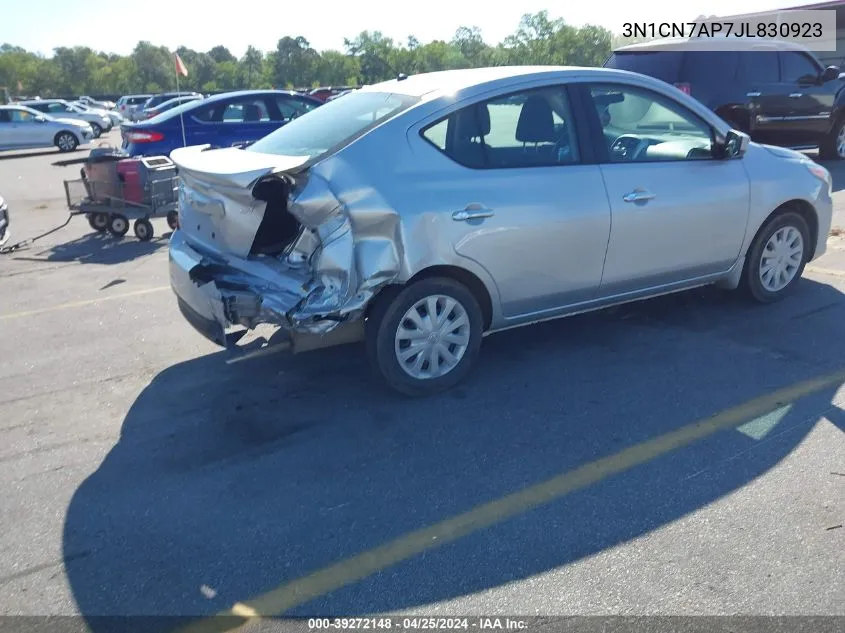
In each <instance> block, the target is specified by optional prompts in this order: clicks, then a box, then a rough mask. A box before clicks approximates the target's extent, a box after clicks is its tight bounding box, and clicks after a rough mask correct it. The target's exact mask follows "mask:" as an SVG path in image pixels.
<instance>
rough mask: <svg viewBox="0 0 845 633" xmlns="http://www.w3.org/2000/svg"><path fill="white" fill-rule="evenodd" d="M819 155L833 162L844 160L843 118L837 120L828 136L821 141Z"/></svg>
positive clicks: (844, 137) (844, 124)
mask: <svg viewBox="0 0 845 633" xmlns="http://www.w3.org/2000/svg"><path fill="white" fill-rule="evenodd" d="M819 155H820V156H821V158H827V159H833V160H843V159H845V117H840V118H839V120H838V121H837V122H836V123H835V124H834V126H833V129H832V130H831V131H830V134H829V135H828V136H827V138H825V139H824V141H822V143H821V145H820V146H819Z"/></svg>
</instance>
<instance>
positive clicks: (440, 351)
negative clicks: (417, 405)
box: [366, 278, 484, 396]
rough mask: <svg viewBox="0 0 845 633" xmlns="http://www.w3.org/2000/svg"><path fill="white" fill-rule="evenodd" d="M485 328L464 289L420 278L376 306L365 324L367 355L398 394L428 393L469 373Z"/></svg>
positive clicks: (475, 303) (443, 280)
mask: <svg viewBox="0 0 845 633" xmlns="http://www.w3.org/2000/svg"><path fill="white" fill-rule="evenodd" d="M377 301H378V299H377ZM483 329H484V321H483V317H482V312H481V308H480V306H479V305H478V301H477V300H476V298H475V296H474V295H473V294H472V292H470V290H469V289H468V288H467V287H466V286H464V285H463V284H461V283H458V282H457V281H454V280H452V279H448V278H431V279H423V280H421V281H418V282H416V283H414V284H411V285H410V286H407V287H406V288H403V289H402V290H401V291H399V292H398V293H397V294H395V295H393V296H391V297H388V298H385V299H383V300H382V301H381V302H378V303H376V305H375V307H374V308H373V311H372V313H371V314H370V315H369V316H368V318H367V322H366V345H367V353H368V356H369V358H370V361H371V363H372V364H373V366H374V367H375V368H376V369H377V371H378V372H379V374H380V375H381V377H382V378H383V379H384V380H385V381H386V382H387V384H388V385H390V387H392V388H393V389H395V390H396V391H398V392H400V393H403V394H406V395H410V396H424V395H431V394H434V393H437V392H440V391H444V390H446V389H448V388H450V387H452V386H454V385H455V384H457V383H458V382H460V381H461V380H463V378H464V377H465V376H466V375H467V373H469V371H470V369H471V367H472V364H473V363H474V361H475V359H476V357H477V356H478V351H479V349H480V347H481V335H482V331H483Z"/></svg>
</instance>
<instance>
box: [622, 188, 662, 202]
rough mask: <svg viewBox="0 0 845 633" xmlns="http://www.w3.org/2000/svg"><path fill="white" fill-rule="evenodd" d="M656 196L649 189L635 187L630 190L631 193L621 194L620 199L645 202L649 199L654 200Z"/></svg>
mask: <svg viewBox="0 0 845 633" xmlns="http://www.w3.org/2000/svg"><path fill="white" fill-rule="evenodd" d="M656 197H657V195H656V194H653V193H651V192H650V191H646V190H644V189H637V190H635V191H632V192H631V193H626V194H625V195H624V196H622V200H624V201H625V202H647V201H649V200H654V199H655V198H656Z"/></svg>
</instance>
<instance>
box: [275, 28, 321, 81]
mask: <svg viewBox="0 0 845 633" xmlns="http://www.w3.org/2000/svg"><path fill="white" fill-rule="evenodd" d="M319 58H320V55H319V53H317V51H315V50H314V49H313V48H311V44H310V43H309V42H308V40H306V39H305V38H304V37H302V36H301V35H298V36H296V37H289V36H287V35H286V36H285V37H283V38H281V39H280V40H279V42H278V44H277V45H276V55H275V58H274V60H273V62H274V69H273V70H274V73H273V79H274V81H275V84H276V85H277V86H283V85H293V86H306V85H309V84H310V83H311V80H312V76H313V74H314V71H315V70H316V67H317V62H318V61H319Z"/></svg>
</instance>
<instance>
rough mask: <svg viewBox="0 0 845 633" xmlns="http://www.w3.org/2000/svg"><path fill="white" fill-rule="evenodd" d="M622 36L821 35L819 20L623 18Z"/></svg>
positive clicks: (746, 36)
mask: <svg viewBox="0 0 845 633" xmlns="http://www.w3.org/2000/svg"><path fill="white" fill-rule="evenodd" d="M622 36H623V37H652V38H654V37H679V38H685V37H745V38H751V39H755V38H762V39H774V38H778V37H780V38H812V39H816V38H821V37H823V36H824V29H823V27H822V23H821V22H626V23H625V24H623V25H622Z"/></svg>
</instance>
